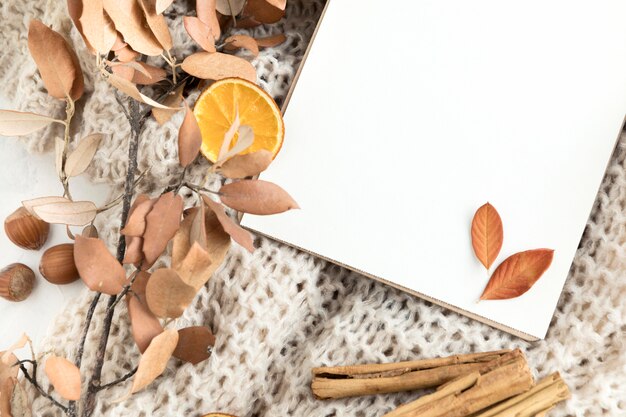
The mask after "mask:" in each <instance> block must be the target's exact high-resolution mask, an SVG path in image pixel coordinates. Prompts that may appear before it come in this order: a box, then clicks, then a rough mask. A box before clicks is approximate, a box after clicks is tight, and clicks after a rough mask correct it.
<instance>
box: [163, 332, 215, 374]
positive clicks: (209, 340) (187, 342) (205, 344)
mask: <svg viewBox="0 0 626 417" xmlns="http://www.w3.org/2000/svg"><path fill="white" fill-rule="evenodd" d="M213 345H215V336H213V333H211V331H210V330H209V329H208V327H205V326H194V327H186V328H184V329H180V330H179V331H178V344H177V345H176V350H174V353H173V354H172V356H174V357H176V358H178V359H181V360H183V361H186V362H190V363H192V364H194V365H195V364H198V363H200V362H202V361H203V360H206V359H208V358H209V356H210V355H211V354H210V353H209V349H210V348H211V347H212V346H213Z"/></svg>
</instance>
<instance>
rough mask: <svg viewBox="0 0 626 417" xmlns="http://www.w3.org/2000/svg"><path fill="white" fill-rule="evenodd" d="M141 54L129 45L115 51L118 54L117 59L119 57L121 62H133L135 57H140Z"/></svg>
mask: <svg viewBox="0 0 626 417" xmlns="http://www.w3.org/2000/svg"><path fill="white" fill-rule="evenodd" d="M139 55H141V54H140V53H139V52H137V51H134V50H133V49H132V48H131V47H130V46H128V45H126V46H124V47H122V48H120V49H118V50H117V51H115V56H117V59H119V60H120V61H121V62H132V61H134V60H135V59H137V58H139Z"/></svg>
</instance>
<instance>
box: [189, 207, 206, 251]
mask: <svg viewBox="0 0 626 417" xmlns="http://www.w3.org/2000/svg"><path fill="white" fill-rule="evenodd" d="M205 207H206V206H205V205H204V203H203V202H200V205H199V206H198V207H197V210H198V213H197V214H195V215H194V217H193V220H192V222H191V229H190V230H189V243H190V244H191V245H193V244H194V243H195V242H197V243H198V244H199V245H200V247H201V248H202V249H206V248H207V246H208V242H209V241H208V236H207V232H206V208H205Z"/></svg>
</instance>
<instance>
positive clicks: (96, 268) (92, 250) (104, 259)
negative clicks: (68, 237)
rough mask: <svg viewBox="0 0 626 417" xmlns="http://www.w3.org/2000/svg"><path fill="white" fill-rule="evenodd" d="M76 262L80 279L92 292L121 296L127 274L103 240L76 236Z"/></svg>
mask: <svg viewBox="0 0 626 417" xmlns="http://www.w3.org/2000/svg"><path fill="white" fill-rule="evenodd" d="M74 262H75V263H76V269H78V273H79V274H80V278H81V279H82V280H83V282H84V283H85V284H86V285H87V287H89V289H91V290H92V291H98V292H102V293H105V294H109V295H116V294H119V293H120V292H121V291H122V289H123V288H124V285H125V284H126V272H125V271H124V268H123V267H122V265H121V264H120V263H119V262H118V261H117V259H115V257H113V255H111V253H110V252H109V250H108V249H107V247H106V245H105V244H104V242H103V241H102V240H101V239H97V238H89V237H83V236H81V235H78V236H76V243H75V244H74Z"/></svg>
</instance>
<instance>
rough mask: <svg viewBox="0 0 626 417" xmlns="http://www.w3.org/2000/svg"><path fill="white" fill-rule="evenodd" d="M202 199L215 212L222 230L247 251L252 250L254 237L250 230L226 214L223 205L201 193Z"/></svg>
mask: <svg viewBox="0 0 626 417" xmlns="http://www.w3.org/2000/svg"><path fill="white" fill-rule="evenodd" d="M202 199H203V200H204V202H205V203H206V204H207V205H208V206H209V208H210V209H211V210H212V211H213V212H214V213H215V215H216V216H217V220H218V221H219V222H220V223H221V225H222V227H223V229H224V231H225V232H226V233H228V234H229V235H230V237H231V238H232V239H233V240H234V241H235V242H237V243H238V244H239V245H241V246H242V247H243V248H245V249H246V250H248V252H250V253H252V252H254V239H253V238H252V235H251V234H250V232H248V231H247V230H246V229H244V228H243V227H241V226H239V225H238V224H237V223H235V221H234V220H233V219H231V218H230V217H229V216H228V214H226V210H224V206H222V205H221V204H220V203H218V202H216V201H213V200H211V199H210V198H209V197H208V196H206V195H203V196H202Z"/></svg>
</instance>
